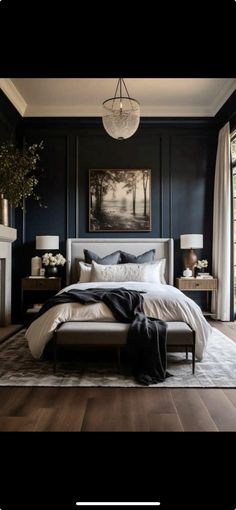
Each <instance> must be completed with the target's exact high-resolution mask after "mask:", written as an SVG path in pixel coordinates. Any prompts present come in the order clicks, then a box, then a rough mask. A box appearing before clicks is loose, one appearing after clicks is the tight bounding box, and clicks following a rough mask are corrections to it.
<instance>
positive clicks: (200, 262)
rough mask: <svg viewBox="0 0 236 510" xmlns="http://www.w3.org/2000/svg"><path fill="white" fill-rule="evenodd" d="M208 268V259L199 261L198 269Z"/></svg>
mask: <svg viewBox="0 0 236 510" xmlns="http://www.w3.org/2000/svg"><path fill="white" fill-rule="evenodd" d="M207 266H208V261H207V260H206V259H202V260H198V261H197V265H196V267H197V268H198V269H202V268H203V267H207Z"/></svg>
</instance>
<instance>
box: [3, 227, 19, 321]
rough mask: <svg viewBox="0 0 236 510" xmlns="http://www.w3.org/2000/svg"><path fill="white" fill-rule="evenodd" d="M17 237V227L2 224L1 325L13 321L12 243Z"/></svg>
mask: <svg viewBox="0 0 236 510" xmlns="http://www.w3.org/2000/svg"><path fill="white" fill-rule="evenodd" d="M16 238H17V232H16V229H15V228H11V227H5V225H0V326H8V325H9V324H10V323H11V278H12V274H11V272H12V271H11V257H12V255H11V243H13V242H14V241H15V240H16Z"/></svg>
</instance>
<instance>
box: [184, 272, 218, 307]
mask: <svg viewBox="0 0 236 510" xmlns="http://www.w3.org/2000/svg"><path fill="white" fill-rule="evenodd" d="M175 285H176V287H177V289H179V290H182V292H192V291H195V292H202V291H204V292H206V293H207V310H206V311H204V312H203V313H204V315H213V316H214V314H212V313H211V312H210V310H209V293H210V292H214V293H215V297H216V300H217V286H218V281H217V278H176V284H175Z"/></svg>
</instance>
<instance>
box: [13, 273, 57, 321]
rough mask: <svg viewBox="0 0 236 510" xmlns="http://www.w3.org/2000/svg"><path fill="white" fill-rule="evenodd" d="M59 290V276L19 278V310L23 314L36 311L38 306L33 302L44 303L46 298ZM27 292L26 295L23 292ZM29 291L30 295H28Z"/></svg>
mask: <svg viewBox="0 0 236 510" xmlns="http://www.w3.org/2000/svg"><path fill="white" fill-rule="evenodd" d="M59 290H61V278H59V277H54V278H53V277H52V278H45V277H38V278H37V277H35V278H34V277H29V276H26V277H25V278H22V279H21V312H22V316H24V314H25V313H26V314H27V313H28V314H31V315H32V314H34V313H37V311H38V310H39V307H35V306H34V303H35V302H36V303H42V304H43V303H44V301H46V299H48V298H49V297H52V296H53V295H54V294H56V293H57V292H59ZM25 292H27V295H26V294H25ZM29 292H31V295H30V296H29ZM36 293H37V301H36Z"/></svg>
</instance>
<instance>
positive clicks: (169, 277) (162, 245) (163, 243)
mask: <svg viewBox="0 0 236 510" xmlns="http://www.w3.org/2000/svg"><path fill="white" fill-rule="evenodd" d="M153 248H155V250H156V255H155V259H162V258H165V259H166V272H165V278H166V283H168V284H169V285H173V272H174V244H173V239H151V238H148V239H141V238H139V239H132V238H130V239H117V238H116V239H108V238H106V239H101V238H100V239H91V238H86V239H80V238H76V239H67V249H66V251H67V255H66V260H67V262H66V282H67V285H69V284H70V283H75V282H76V281H77V271H76V267H75V259H76V258H79V259H81V260H84V251H83V250H84V249H87V250H91V251H94V252H95V253H97V254H98V255H99V257H104V256H105V255H108V254H109V253H112V252H114V251H116V250H122V251H126V252H128V253H132V255H136V256H137V255H140V254H141V253H144V252H145V251H148V250H152V249H153Z"/></svg>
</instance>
